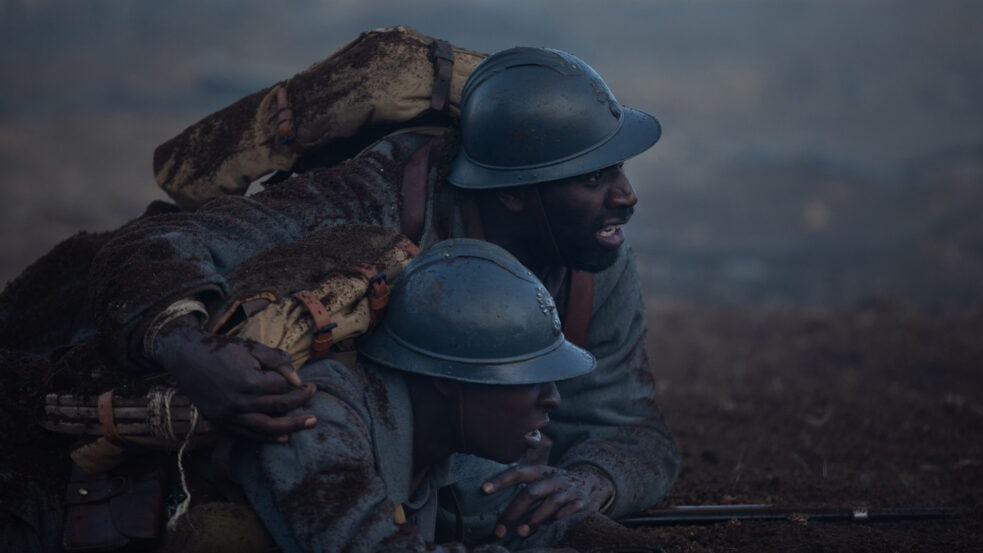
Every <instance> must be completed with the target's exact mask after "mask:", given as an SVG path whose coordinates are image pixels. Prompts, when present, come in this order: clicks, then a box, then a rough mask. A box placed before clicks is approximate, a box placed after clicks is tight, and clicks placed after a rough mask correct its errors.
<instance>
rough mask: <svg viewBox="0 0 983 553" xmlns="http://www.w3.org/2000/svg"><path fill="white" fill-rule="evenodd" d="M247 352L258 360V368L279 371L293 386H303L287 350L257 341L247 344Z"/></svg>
mask: <svg viewBox="0 0 983 553" xmlns="http://www.w3.org/2000/svg"><path fill="white" fill-rule="evenodd" d="M249 352H250V353H251V354H252V356H253V357H255V358H256V360H257V361H259V364H260V368H262V369H264V370H268V371H274V372H277V373H279V374H280V375H281V376H282V377H283V378H285V379H286V380H287V382H288V383H289V384H290V385H291V386H293V387H294V388H300V387H301V386H303V383H302V382H301V380H300V376H299V375H298V374H297V369H295V368H294V366H293V362H292V360H291V359H290V354H288V353H287V352H285V351H283V350H280V349H275V348H271V347H267V346H264V345H263V344H257V343H250V344H249Z"/></svg>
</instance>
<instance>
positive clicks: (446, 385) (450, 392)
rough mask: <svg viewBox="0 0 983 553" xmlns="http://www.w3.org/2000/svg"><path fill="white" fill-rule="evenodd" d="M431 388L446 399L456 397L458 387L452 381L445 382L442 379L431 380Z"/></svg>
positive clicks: (445, 380)
mask: <svg viewBox="0 0 983 553" xmlns="http://www.w3.org/2000/svg"><path fill="white" fill-rule="evenodd" d="M433 388H434V390H437V393H438V394H440V395H442V396H444V397H446V398H451V397H457V393H458V389H459V388H460V385H459V384H458V383H457V382H454V381H453V380H447V379H444V378H435V379H433Z"/></svg>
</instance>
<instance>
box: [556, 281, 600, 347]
mask: <svg viewBox="0 0 983 553" xmlns="http://www.w3.org/2000/svg"><path fill="white" fill-rule="evenodd" d="M593 304H594V275H593V274H591V273H588V272H587V271H570V290H569V295H568V296H567V313H566V316H565V317H563V336H565V337H566V339H567V340H569V341H570V342H572V343H573V344H574V345H577V346H580V347H584V345H585V344H586V343H587V327H589V326H590V310H591V307H592V306H593Z"/></svg>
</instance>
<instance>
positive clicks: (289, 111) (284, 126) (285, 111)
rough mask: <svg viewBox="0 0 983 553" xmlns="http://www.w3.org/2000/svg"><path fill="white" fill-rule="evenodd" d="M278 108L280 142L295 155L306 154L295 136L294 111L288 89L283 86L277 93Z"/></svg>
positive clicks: (277, 131) (277, 124)
mask: <svg viewBox="0 0 983 553" xmlns="http://www.w3.org/2000/svg"><path fill="white" fill-rule="evenodd" d="M276 108H277V109H276V133H277V134H278V135H279V136H280V142H282V143H283V145H285V146H287V147H289V148H290V149H291V150H293V151H294V152H295V153H298V154H302V153H304V146H303V145H302V144H301V143H300V140H297V135H296V134H294V110H293V108H291V107H290V101H289V100H287V89H286V88H284V87H283V86H280V88H278V89H277V91H276Z"/></svg>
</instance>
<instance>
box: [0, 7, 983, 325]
mask: <svg viewBox="0 0 983 553" xmlns="http://www.w3.org/2000/svg"><path fill="white" fill-rule="evenodd" d="M395 25H406V26H410V27H413V28H415V29H417V30H419V31H420V32H423V33H425V34H429V35H431V36H435V37H439V38H444V39H447V40H449V41H450V42H452V43H454V44H455V45H457V46H461V47H465V48H470V49H474V50H480V51H486V52H488V51H495V50H499V49H503V48H508V47H511V46H515V45H533V46H549V47H554V48H559V49H562V50H567V51H569V52H571V53H573V54H575V55H577V56H578V57H581V58H583V59H584V60H585V61H587V62H588V63H590V64H591V65H592V66H593V67H594V68H595V69H596V70H597V71H598V72H599V73H600V74H601V75H602V76H603V77H604V78H605V80H606V81H607V83H608V84H609V85H610V86H611V88H612V90H613V91H614V92H615V94H616V95H617V97H618V99H619V100H620V101H621V102H622V103H624V104H626V105H629V106H632V107H637V108H640V109H643V110H645V111H648V112H650V113H653V114H654V115H656V116H657V117H658V118H659V120H660V121H661V122H662V124H663V127H664V130H665V132H664V135H663V138H662V140H661V141H660V142H659V143H658V144H657V145H656V146H655V147H654V148H653V149H652V150H650V151H649V152H646V153H645V154H643V155H642V156H639V157H638V158H636V159H635V160H632V161H631V162H629V164H628V166H627V169H628V173H629V176H630V177H631V178H632V181H633V184H634V185H635V187H636V191H637V193H638V195H639V197H640V204H639V207H638V210H637V213H636V218H635V220H634V221H633V222H632V223H631V224H630V225H629V227H628V229H627V232H628V234H629V238H630V241H631V243H632V245H633V247H634V248H635V250H636V252H637V253H638V255H639V260H640V268H641V271H642V277H643V282H644V284H645V286H646V291H647V294H648V295H649V297H650V298H694V299H697V300H699V301H705V302H712V303H721V304H733V305H745V304H787V303H790V304H808V305H830V306H836V305H845V304H851V303H856V302H860V301H868V300H871V299H877V298H897V299H902V300H908V301H912V302H915V303H918V304H922V305H927V306H958V305H961V304H965V303H967V302H972V303H979V302H980V301H983V221H981V220H983V217H980V210H981V209H983V103H981V101H980V98H983V32H981V31H983V3H981V2H976V1H974V0H941V1H938V2H933V3H926V2H923V1H920V0H798V1H787V0H785V1H783V0H742V1H729V2H727V1H721V0H689V1H684V0H661V1H651V2H634V1H610V2H605V3H591V2H586V1H567V2H561V1H559V0H550V1H525V2H519V1H517V0H502V1H497V2H493V1H491V0H485V1H466V2H449V1H446V0H427V1H419V2H414V3H413V4H412V5H408V3H401V4H397V5H391V4H390V3H385V2H380V1H378V0H372V1H361V2H355V1H353V0H347V1H337V2H315V1H313V0H291V1H289V2H282V3H269V2H259V1H257V0H242V1H237V2H233V1H231V0H222V1H215V2H192V1H190V0H175V1H174V2H170V3H167V4H151V3H135V2H126V1H124V0H89V1H87V2H73V1H71V0H34V1H26V0H22V1H15V0H6V1H0V32H2V38H0V43H2V45H3V48H2V49H0V161H2V167H3V169H4V172H5V174H6V177H7V179H6V182H5V183H4V185H3V187H2V188H0V190H2V192H0V194H2V195H0V205H2V217H0V282H7V281H9V280H10V279H12V278H14V277H15V276H16V275H17V274H18V273H19V272H20V271H22V270H23V269H24V268H25V267H26V266H27V265H28V264H29V263H30V262H32V261H33V260H34V259H36V258H37V257H39V256H40V255H42V254H43V253H45V251H47V250H48V249H50V247H51V246H52V245H54V244H55V243H57V242H58V241H60V240H62V239H64V238H67V237H68V236H71V235H72V234H73V233H75V232H77V231H80V230H90V231H102V230H108V229H111V228H115V227H116V226H118V225H120V224H122V223H123V222H125V221H127V220H129V219H131V218H133V217H135V216H137V215H138V214H139V213H141V212H142V209H143V207H144V205H145V204H147V203H148V202H149V201H151V200H153V199H158V198H164V195H163V193H161V192H160V191H159V190H158V189H157V187H156V185H155V183H154V180H153V173H152V169H151V160H152V155H153V150H154V148H155V147H156V146H157V145H158V144H160V143H162V142H164V141H165V140H167V139H168V138H170V137H172V136H174V135H175V134H177V133H178V132H180V131H181V130H182V129H183V128H185V127H187V126H189V125H191V124H193V123H194V122H195V121H197V120H198V119H200V118H202V117H204V116H205V115H207V114H209V113H211V112H213V111H215V110H217V109H220V108H222V107H224V106H226V105H228V104H230V103H232V102H234V101H235V100H237V99H238V98H240V97H242V96H244V95H246V94H249V93H251V92H254V91H256V90H259V89H261V88H264V87H266V86H269V85H270V84H272V83H274V82H277V81H279V80H282V79H285V78H288V77H289V76H290V75H292V74H294V73H296V72H297V71H300V70H303V69H305V68H306V67H308V66H310V65H311V64H313V63H315V62H317V61H320V60H321V59H323V58H325V57H327V56H328V55H330V53H331V52H333V51H334V50H336V49H337V48H339V47H341V46H342V45H344V44H345V43H347V42H349V41H351V40H352V39H354V38H355V37H356V36H357V35H358V33H360V32H362V31H365V30H369V29H372V28H378V27H384V26H395Z"/></svg>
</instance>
